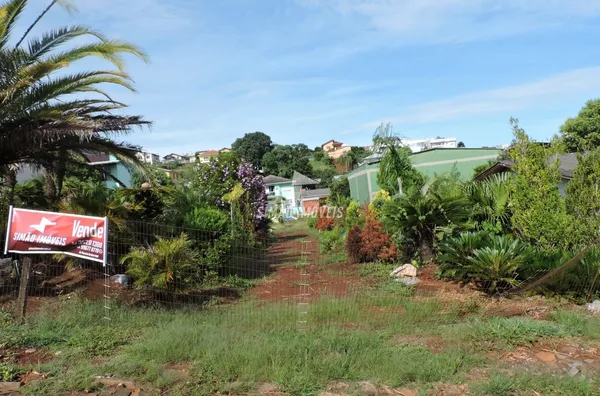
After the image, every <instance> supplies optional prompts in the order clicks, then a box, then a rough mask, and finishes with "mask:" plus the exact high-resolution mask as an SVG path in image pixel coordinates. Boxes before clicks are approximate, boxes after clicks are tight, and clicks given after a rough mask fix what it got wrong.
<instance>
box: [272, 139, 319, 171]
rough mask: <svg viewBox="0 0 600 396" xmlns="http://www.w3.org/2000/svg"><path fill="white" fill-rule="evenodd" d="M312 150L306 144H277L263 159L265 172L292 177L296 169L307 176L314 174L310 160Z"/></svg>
mask: <svg viewBox="0 0 600 396" xmlns="http://www.w3.org/2000/svg"><path fill="white" fill-rule="evenodd" d="M309 155H310V150H308V147H306V145H304V144H294V145H291V146H281V145H277V146H275V148H274V149H273V151H270V152H268V153H265V155H264V156H263V159H262V164H263V170H264V172H265V174H269V175H277V176H281V177H287V178H290V177H292V175H293V174H294V171H297V172H300V173H302V174H303V175H306V176H312V173H313V171H312V167H311V165H310V162H309V160H308V156H309Z"/></svg>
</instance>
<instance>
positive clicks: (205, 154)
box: [196, 150, 221, 164]
mask: <svg viewBox="0 0 600 396" xmlns="http://www.w3.org/2000/svg"><path fill="white" fill-rule="evenodd" d="M220 152H221V151H217V150H207V151H200V152H199V153H196V159H197V161H198V162H200V163H202V164H207V163H209V162H210V160H211V158H214V157H216V156H217V155H219V153H220Z"/></svg>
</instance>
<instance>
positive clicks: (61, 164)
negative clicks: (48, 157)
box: [55, 150, 68, 201]
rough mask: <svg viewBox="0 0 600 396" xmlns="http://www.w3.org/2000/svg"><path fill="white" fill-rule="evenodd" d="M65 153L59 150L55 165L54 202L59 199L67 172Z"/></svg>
mask: <svg viewBox="0 0 600 396" xmlns="http://www.w3.org/2000/svg"><path fill="white" fill-rule="evenodd" d="M67 155H68V154H67V152H66V151H65V150H61V152H60V153H59V154H58V161H57V163H56V172H55V173H56V200H57V201H58V199H59V198H60V196H61V194H62V189H63V182H64V181H65V174H66V172H67V168H66V163H67Z"/></svg>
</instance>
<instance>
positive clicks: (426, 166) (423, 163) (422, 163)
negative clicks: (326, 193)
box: [345, 148, 503, 204]
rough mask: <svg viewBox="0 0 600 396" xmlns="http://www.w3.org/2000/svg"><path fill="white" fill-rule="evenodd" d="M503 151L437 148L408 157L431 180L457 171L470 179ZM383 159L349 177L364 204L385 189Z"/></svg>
mask: <svg viewBox="0 0 600 396" xmlns="http://www.w3.org/2000/svg"><path fill="white" fill-rule="evenodd" d="M502 152H503V150H501V149H496V148H435V149H429V150H424V151H419V152H416V153H412V154H410V155H409V157H408V158H409V159H410V162H411V163H412V165H413V166H414V167H415V169H417V170H418V171H420V172H421V173H422V174H423V175H425V176H427V177H432V176H435V175H436V174H438V175H440V174H443V173H447V172H450V171H452V170H453V169H456V171H457V172H458V173H459V175H460V177H461V178H462V179H463V180H468V179H471V178H472V177H473V170H474V169H475V168H476V167H477V166H480V165H483V164H485V163H487V162H489V161H490V160H494V159H497V158H498V156H499V155H500V154H501V153H502ZM381 158H382V155H381V154H377V153H375V154H372V155H370V156H368V157H367V158H365V159H364V161H363V163H362V164H361V165H360V166H358V167H357V168H356V169H354V170H352V171H351V172H348V173H347V174H346V175H345V176H346V177H347V178H348V182H349V183H350V195H351V197H352V199H354V200H355V201H357V202H358V203H360V204H362V203H365V202H370V201H371V198H372V197H373V195H374V194H375V193H376V192H377V191H379V190H381V188H380V187H379V185H378V184H377V173H378V172H379V163H380V162H381Z"/></svg>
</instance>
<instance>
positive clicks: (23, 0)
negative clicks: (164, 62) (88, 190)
mask: <svg viewBox="0 0 600 396" xmlns="http://www.w3.org/2000/svg"><path fill="white" fill-rule="evenodd" d="M28 4H29V1H28V0H8V1H5V2H4V4H2V5H0V172H2V173H0V176H4V177H6V176H7V175H8V176H9V177H8V178H9V179H10V170H11V169H12V168H13V167H14V165H16V164H19V163H30V164H35V165H38V166H39V167H41V168H44V169H46V173H47V175H48V177H47V179H46V182H47V194H48V196H49V197H50V199H51V200H54V201H56V200H57V199H58V196H59V195H60V191H61V188H62V182H63V180H64V177H65V173H66V169H67V165H68V164H69V163H70V162H71V161H75V162H77V163H79V164H80V163H81V162H82V161H81V160H82V156H83V155H84V154H85V153H89V152H104V153H110V154H113V155H115V156H117V157H119V158H120V159H122V160H123V161H126V162H129V163H137V164H139V162H138V160H137V159H136V158H135V151H134V148H135V147H134V146H132V145H128V144H126V143H117V142H115V141H113V140H112V138H113V137H114V136H115V135H123V134H128V133H130V132H131V131H132V128H133V127H135V126H142V125H146V124H149V123H148V122H147V121H144V120H143V119H142V118H141V117H140V116H127V115H122V114H114V112H115V111H121V110H123V109H124V108H126V107H127V106H126V105H125V104H123V103H120V102H118V101H116V100H114V99H113V98H111V97H110V96H109V95H108V94H107V93H106V92H105V91H103V90H102V86H103V85H113V86H114V85H118V86H121V87H124V88H125V89H128V90H130V91H135V89H134V87H133V85H132V80H131V77H130V76H129V75H128V74H127V73H126V72H125V71H124V62H123V55H126V54H129V55H132V56H134V57H137V58H140V59H142V60H146V59H147V58H146V55H145V54H144V53H143V52H142V51H141V50H140V49H138V48H137V47H135V46H134V45H131V44H129V43H125V42H121V41H117V40H109V39H108V38H106V37H105V36H104V35H102V34H101V33H99V32H96V31H94V30H91V29H90V28H88V27H85V26H79V25H75V26H65V27H61V28H58V29H54V30H50V31H47V32H45V33H44V34H42V35H41V36H40V37H30V34H31V32H32V30H33V28H34V27H36V26H38V23H39V22H40V21H41V20H42V19H43V18H44V17H45V16H46V14H47V13H48V11H50V10H51V9H52V8H53V7H54V6H56V5H61V4H62V5H69V3H68V1H67V0H52V1H50V2H49V5H48V6H47V7H46V8H45V9H44V10H43V12H42V13H41V14H40V15H39V16H38V17H37V18H36V19H35V20H34V21H33V22H32V23H31V24H30V25H29V26H27V25H25V26H27V27H26V29H24V32H22V33H21V35H20V36H16V37H14V33H15V32H16V31H17V30H16V27H17V26H16V24H17V20H19V18H20V17H22V16H23V15H22V14H23V11H24V10H25V8H26V7H27V5H28ZM18 37H20V38H18ZM17 38H18V39H17ZM85 39H89V40H90V41H88V42H86V41H85ZM88 58H100V59H103V60H106V61H108V62H109V63H110V64H112V65H113V66H114V69H112V70H88V71H83V70H81V71H78V72H73V71H72V69H71V68H72V66H73V64H75V63H76V62H78V61H80V60H84V59H88Z"/></svg>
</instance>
